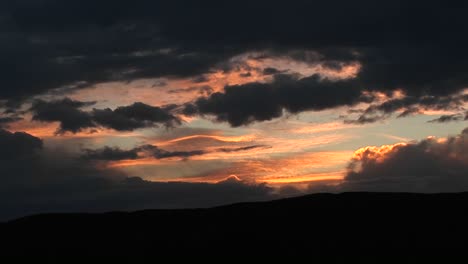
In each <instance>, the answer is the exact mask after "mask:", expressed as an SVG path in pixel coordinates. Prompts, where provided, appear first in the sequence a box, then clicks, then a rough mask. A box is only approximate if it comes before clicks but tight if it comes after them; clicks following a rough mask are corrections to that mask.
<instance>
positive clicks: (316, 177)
mask: <svg viewBox="0 0 468 264" xmlns="http://www.w3.org/2000/svg"><path fill="white" fill-rule="evenodd" d="M345 173H346V172H345V171H337V172H330V173H312V174H306V175H298V176H295V177H277V178H271V179H264V180H263V182H266V183H270V184H285V183H303V182H314V181H340V180H343V179H344V175H345Z"/></svg>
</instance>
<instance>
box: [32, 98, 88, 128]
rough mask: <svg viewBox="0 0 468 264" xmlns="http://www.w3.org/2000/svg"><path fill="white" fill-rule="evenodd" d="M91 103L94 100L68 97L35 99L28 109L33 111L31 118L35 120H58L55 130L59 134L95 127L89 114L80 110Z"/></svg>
mask: <svg viewBox="0 0 468 264" xmlns="http://www.w3.org/2000/svg"><path fill="white" fill-rule="evenodd" d="M93 104H94V102H79V101H74V100H71V99H69V98H65V99H62V100H56V101H51V102H46V101H43V100H36V101H35V102H34V103H33V105H32V107H31V109H30V111H32V112H33V113H34V114H33V117H32V119H33V120H35V121H45V122H55V121H57V122H60V127H59V129H58V131H57V133H59V134H63V133H65V132H72V133H77V132H80V131H81V130H83V129H86V128H92V127H95V124H94V122H93V118H92V116H91V114H90V113H88V112H84V111H82V110H80V108H83V107H86V106H90V105H93Z"/></svg>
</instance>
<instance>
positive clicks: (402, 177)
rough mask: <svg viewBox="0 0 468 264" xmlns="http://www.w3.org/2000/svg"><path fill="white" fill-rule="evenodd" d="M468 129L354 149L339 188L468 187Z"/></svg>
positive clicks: (424, 189) (412, 189) (439, 189)
mask: <svg viewBox="0 0 468 264" xmlns="http://www.w3.org/2000/svg"><path fill="white" fill-rule="evenodd" d="M467 153H468V129H465V130H464V131H463V132H462V133H461V134H459V135H457V136H453V137H448V138H446V139H437V138H428V139H425V140H422V141H420V142H413V143H400V144H395V145H388V146H381V147H366V148H362V149H359V150H357V151H356V152H355V154H354V157H353V159H352V162H351V163H350V164H349V172H348V173H347V175H346V177H345V179H344V182H343V183H342V184H341V185H340V186H339V187H338V189H339V190H340V191H349V190H353V191H396V192H460V191H465V190H466V189H467V188H468V177H467V172H468V155H467Z"/></svg>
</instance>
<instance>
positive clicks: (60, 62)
mask: <svg viewBox="0 0 468 264" xmlns="http://www.w3.org/2000/svg"><path fill="white" fill-rule="evenodd" d="M466 5H467V4H466V3H462V2H460V3H458V4H457V5H456V6H453V5H452V4H449V3H444V2H442V1H435V0H434V1H426V2H425V4H424V6H421V5H420V4H419V3H415V2H414V3H413V2H408V1H398V0H397V1H395V0H393V1H379V3H376V2H375V1H370V0H364V1H353V2H344V1H326V2H320V3H315V2H314V3H312V2H310V1H302V0H298V1H292V2H288V3H287V4H285V3H284V2H282V1H268V2H267V1H255V3H252V2H251V1H240V2H239V1H238V2H236V4H229V5H225V4H221V3H219V2H216V1H204V2H203V3H187V2H186V1H178V0H172V1H149V0H148V1H139V2H138V4H134V3H130V2H128V1H124V0H117V1H113V3H112V6H109V5H108V4H99V3H96V2H95V1H90V0H84V1H83V0H82V1H74V0H72V1H67V3H66V4H65V3H62V2H60V1H55V0H44V1H40V2H37V1H26V0H23V1H14V2H11V3H7V4H3V5H2V8H1V11H0V18H1V19H2V20H1V21H2V23H0V24H1V25H0V31H1V32H2V33H1V34H0V40H1V41H0V43H1V44H0V55H1V57H2V61H1V63H0V71H1V72H2V76H3V78H2V83H1V85H2V89H0V99H8V100H9V104H10V105H12V106H14V105H16V104H15V103H17V102H18V101H19V100H21V99H24V98H28V97H30V96H32V95H36V94H39V93H43V92H46V91H49V90H50V89H53V88H59V87H72V88H73V87H83V86H86V85H92V84H94V83H99V82H105V81H110V80H117V81H119V80H122V81H128V80H133V79H137V78H147V77H164V76H168V77H174V76H179V77H180V76H187V77H196V76H201V75H203V74H204V73H207V72H210V71H211V70H213V68H219V67H221V68H223V67H222V66H220V65H224V66H226V65H227V64H229V63H228V60H229V59H230V58H232V57H233V56H234V55H238V54H241V53H243V52H246V51H264V50H267V51H269V52H270V54H283V55H286V56H289V57H291V58H293V59H300V60H304V61H308V62H310V61H316V60H317V59H318V60H319V61H321V62H323V65H328V66H329V68H335V69H336V68H339V67H340V65H341V64H340V63H341V62H350V61H359V62H360V63H361V64H362V72H361V73H360V74H359V76H358V79H359V80H360V82H361V83H362V84H363V87H361V88H362V89H371V90H384V91H389V90H393V89H396V88H401V89H403V90H405V91H407V92H408V94H411V95H415V96H420V95H422V94H431V95H447V94H451V93H454V92H457V91H459V90H460V89H462V88H464V87H466V86H468V85H467V84H468V78H467V77H466V74H465V72H466V70H467V69H468V55H466V52H465V51H464V47H465V46H466V43H467V42H468V41H467V40H468V39H467V37H466V34H464V33H465V31H466V27H467V23H468V22H467V21H466V20H465V19H464V17H465V13H466V10H467V8H466ZM266 7H268V12H265V10H266V9H265V8H266ZM111 9H112V11H110V10H111ZM239 17H242V19H239ZM330 18H333V19H330ZM303 51H314V52H315V53H316V54H319V55H320V56H318V57H317V56H315V55H313V56H310V53H307V52H303ZM339 96H340V95H337V97H339ZM306 109H307V108H306Z"/></svg>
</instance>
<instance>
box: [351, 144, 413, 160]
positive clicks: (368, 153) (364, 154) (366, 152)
mask: <svg viewBox="0 0 468 264" xmlns="http://www.w3.org/2000/svg"><path fill="white" fill-rule="evenodd" d="M407 145H408V144H407V143H396V144H393V145H383V146H380V147H376V146H368V147H363V148H360V149H358V150H356V151H355V152H354V154H353V157H352V159H353V160H356V161H360V160H364V159H372V160H375V161H377V162H383V161H384V160H385V157H386V155H387V154H388V153H390V152H393V150H395V149H396V148H399V147H404V146H407Z"/></svg>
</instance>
